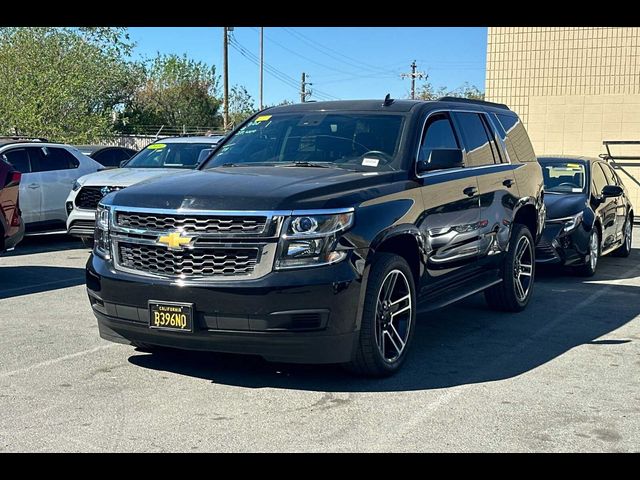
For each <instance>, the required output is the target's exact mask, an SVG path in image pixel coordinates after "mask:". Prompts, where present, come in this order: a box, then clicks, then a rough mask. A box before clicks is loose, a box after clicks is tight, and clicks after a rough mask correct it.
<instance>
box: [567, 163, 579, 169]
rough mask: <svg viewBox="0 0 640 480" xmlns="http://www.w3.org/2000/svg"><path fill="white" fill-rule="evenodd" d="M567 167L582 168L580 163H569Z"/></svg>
mask: <svg viewBox="0 0 640 480" xmlns="http://www.w3.org/2000/svg"><path fill="white" fill-rule="evenodd" d="M567 168H580V164H579V163H567Z"/></svg>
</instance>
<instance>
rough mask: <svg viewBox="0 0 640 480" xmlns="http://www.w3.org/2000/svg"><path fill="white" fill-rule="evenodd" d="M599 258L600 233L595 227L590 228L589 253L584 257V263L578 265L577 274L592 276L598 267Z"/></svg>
mask: <svg viewBox="0 0 640 480" xmlns="http://www.w3.org/2000/svg"><path fill="white" fill-rule="evenodd" d="M599 258H600V234H599V233H598V229H597V228H595V227H594V228H592V229H591V235H589V255H587V257H585V263H584V265H582V266H580V267H578V274H579V275H581V276H583V277H593V276H594V275H595V273H596V268H597V267H598V259H599Z"/></svg>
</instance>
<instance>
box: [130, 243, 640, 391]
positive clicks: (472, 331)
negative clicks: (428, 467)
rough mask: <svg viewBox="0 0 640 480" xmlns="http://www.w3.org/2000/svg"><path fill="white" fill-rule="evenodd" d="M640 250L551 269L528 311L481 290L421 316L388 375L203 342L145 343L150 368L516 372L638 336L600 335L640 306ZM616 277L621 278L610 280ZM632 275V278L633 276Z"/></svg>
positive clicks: (417, 382) (296, 380)
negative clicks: (184, 348) (587, 274)
mask: <svg viewBox="0 0 640 480" xmlns="http://www.w3.org/2000/svg"><path fill="white" fill-rule="evenodd" d="M638 276H640V250H638V249H635V250H634V251H633V252H632V255H631V257H630V258H626V259H623V258H613V257H612V258H609V257H606V258H603V259H601V263H600V265H599V267H598V272H597V274H596V275H595V276H594V277H591V278H580V277H575V276H572V275H564V274H559V273H558V272H554V273H548V272H545V273H542V274H541V275H540V276H539V277H538V278H537V280H536V289H535V291H534V297H533V298H532V301H531V304H530V305H529V307H528V308H527V309H526V310H525V311H524V312H521V313H517V314H512V313H499V312H494V311H492V310H489V308H488V307H487V306H486V304H485V302H484V299H483V297H482V295H475V296H473V297H471V298H468V299H466V300H464V301H463V302H460V303H459V304H457V305H453V306H450V307H448V308H444V309H442V310H439V311H435V312H429V313H425V314H422V315H420V316H419V321H418V324H417V328H416V331H415V337H414V339H413V345H412V348H411V351H410V352H409V355H408V358H407V359H406V363H405V365H404V367H403V369H402V370H401V371H400V372H399V373H398V374H397V375H395V376H393V377H390V378H386V379H365V378H358V377H355V376H353V375H350V374H349V373H347V372H345V371H343V370H342V369H341V368H340V367H338V366H317V365H316V366H310V365H292V364H275V363H269V362H266V361H264V360H262V359H260V358H254V357H248V356H241V355H225V354H211V353H197V352H180V351H170V350H167V351H162V352H159V353H154V354H140V353H136V354H135V355H132V356H131V357H130V358H129V361H130V362H131V363H132V364H134V365H138V366H141V367H144V368H149V369H152V370H160V371H166V372H173V373H175V374H179V375H188V376H192V377H197V378H202V379H205V380H208V381H211V382H213V383H216V384H224V385H233V386H240V387H247V388H263V387H270V388H285V389H297V390H309V391H319V392H320V391H321V392H381V391H410V390H426V389H440V388H447V387H454V386H459V385H466V384H474V383H483V382H491V381H496V380H503V379H507V378H512V377H515V376H518V375H521V374H523V373H525V372H528V371H530V370H532V369H535V368H537V367H539V366H541V365H543V364H545V363H547V362H549V361H552V360H553V359H554V358H556V357H558V356H560V355H562V354H563V353H565V352H567V351H568V350H570V349H572V348H574V347H576V346H580V345H584V344H589V345H590V346H589V348H609V349H615V348H617V346H618V345H620V344H624V343H626V342H629V341H640V336H633V338H631V339H623V340H620V339H617V340H607V339H600V340H598V339H599V337H602V336H604V335H606V334H608V333H610V332H612V331H614V330H616V329H617V328H619V327H621V326H622V325H624V324H626V323H627V322H629V321H631V320H633V319H634V318H635V317H636V316H637V315H639V314H640V285H637V282H636V284H634V283H633V282H631V281H629V279H634V278H637V277H638ZM612 280H615V282H616V283H611V282H612ZM625 280H627V283H625Z"/></svg>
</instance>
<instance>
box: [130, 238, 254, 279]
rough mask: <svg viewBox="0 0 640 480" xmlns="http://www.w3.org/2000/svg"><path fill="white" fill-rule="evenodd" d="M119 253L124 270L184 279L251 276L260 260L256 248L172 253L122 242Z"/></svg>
mask: <svg viewBox="0 0 640 480" xmlns="http://www.w3.org/2000/svg"><path fill="white" fill-rule="evenodd" d="M118 252H119V257H120V265H121V266H123V267H126V268H129V269H132V270H138V271H141V272H145V273H152V274H157V275H167V276H179V277H182V278H185V277H194V276H196V277H211V276H224V277H231V276H244V275H250V274H251V273H252V272H253V270H254V268H255V266H256V264H257V261H258V249H257V248H216V249H211V248H207V249H198V248H195V249H190V250H182V251H172V250H168V249H167V248H166V247H160V246H153V245H142V244H134V243H122V242H121V243H119V244H118Z"/></svg>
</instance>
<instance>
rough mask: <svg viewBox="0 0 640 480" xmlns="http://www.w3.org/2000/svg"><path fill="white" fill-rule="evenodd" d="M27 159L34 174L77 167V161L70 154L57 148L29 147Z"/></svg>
mask: <svg viewBox="0 0 640 480" xmlns="http://www.w3.org/2000/svg"><path fill="white" fill-rule="evenodd" d="M29 157H30V158H31V168H32V170H33V171H34V172H51V171H54V170H69V169H72V168H77V167H78V165H79V162H78V160H77V159H76V158H75V157H74V156H73V155H72V154H71V153H69V152H68V151H67V150H65V149H64V148H58V147H31V148H29Z"/></svg>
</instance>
